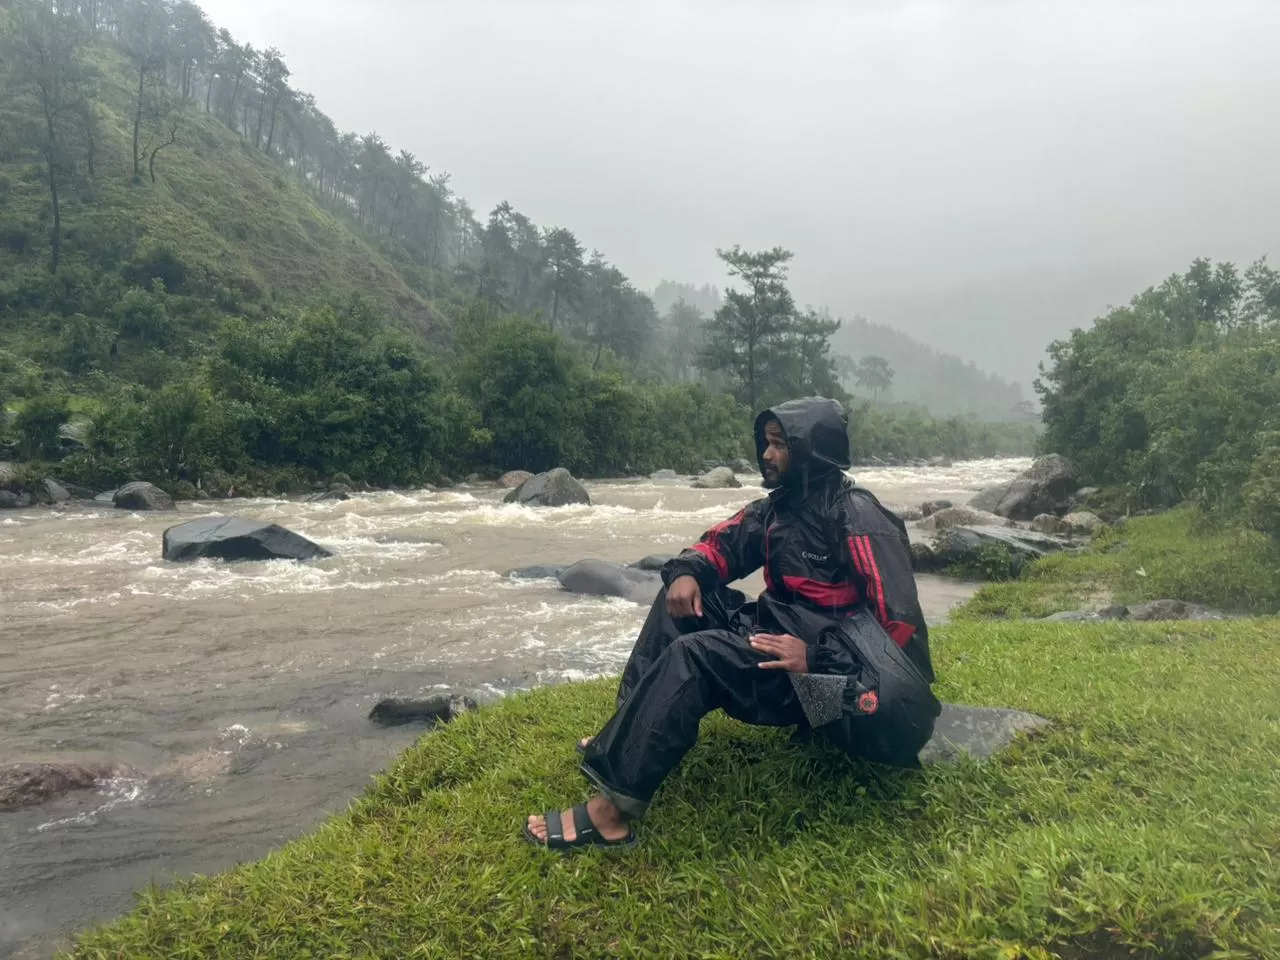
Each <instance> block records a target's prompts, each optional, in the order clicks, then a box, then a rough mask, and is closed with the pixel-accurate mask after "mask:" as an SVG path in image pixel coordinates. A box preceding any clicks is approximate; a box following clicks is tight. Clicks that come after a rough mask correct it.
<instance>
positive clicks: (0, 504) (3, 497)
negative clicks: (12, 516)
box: [0, 490, 26, 510]
mask: <svg viewBox="0 0 1280 960" xmlns="http://www.w3.org/2000/svg"><path fill="white" fill-rule="evenodd" d="M24 496H26V494H16V493H14V492H13V491H12V490H0V510H18V509H21V508H22V506H23V504H22V503H20V502H19V501H20V500H21V499H22V498H23V497H24Z"/></svg>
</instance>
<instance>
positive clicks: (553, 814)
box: [524, 803, 637, 853]
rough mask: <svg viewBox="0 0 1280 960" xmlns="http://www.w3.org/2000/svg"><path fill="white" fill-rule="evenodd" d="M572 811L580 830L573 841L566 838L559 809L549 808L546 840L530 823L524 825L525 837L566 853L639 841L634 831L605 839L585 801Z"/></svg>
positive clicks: (532, 841) (626, 844)
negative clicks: (539, 835) (614, 838)
mask: <svg viewBox="0 0 1280 960" xmlns="http://www.w3.org/2000/svg"><path fill="white" fill-rule="evenodd" d="M572 813H573V825H574V826H575V827H576V828H577V831H578V835H577V836H576V837H574V839H573V840H572V841H569V840H566V839H565V838H564V823H563V822H562V820H561V817H560V811H559V810H548V811H547V812H546V814H545V816H546V818H547V839H546V840H545V841H543V840H539V839H538V837H537V835H536V834H535V833H534V832H533V831H532V830H530V829H529V825H528V824H525V827H524V838H525V839H526V840H528V841H529V842H530V843H532V844H533V845H534V846H536V847H545V848H546V849H548V850H558V851H561V852H565V853H571V852H573V851H574V850H581V849H582V848H584V847H634V846H635V845H636V843H637V841H636V835H635V834H634V833H628V834H627V835H626V836H625V837H623V838H622V839H621V840H607V839H605V837H604V836H603V835H602V834H601V833H600V831H599V830H597V829H596V825H595V824H594V823H592V822H591V817H590V815H589V814H588V813H587V805H586V804H585V803H579V804H576V805H575V806H574V807H573V808H572Z"/></svg>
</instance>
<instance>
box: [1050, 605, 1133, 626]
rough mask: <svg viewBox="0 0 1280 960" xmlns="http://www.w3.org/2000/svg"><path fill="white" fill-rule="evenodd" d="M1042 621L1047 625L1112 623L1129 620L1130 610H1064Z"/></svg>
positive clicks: (1113, 607) (1115, 607)
mask: <svg viewBox="0 0 1280 960" xmlns="http://www.w3.org/2000/svg"><path fill="white" fill-rule="evenodd" d="M1041 619H1042V620H1043V621H1044V622H1045V623H1110V622H1112V621H1115V620H1127V619H1129V608H1128V607H1126V606H1112V607H1104V608H1103V609H1102V610H1064V611H1062V612H1061V613H1054V614H1050V615H1049V616H1047V617H1043V618H1041Z"/></svg>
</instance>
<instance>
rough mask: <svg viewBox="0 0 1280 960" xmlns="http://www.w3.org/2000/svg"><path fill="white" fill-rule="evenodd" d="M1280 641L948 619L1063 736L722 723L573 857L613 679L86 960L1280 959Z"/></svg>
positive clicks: (564, 698)
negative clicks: (549, 832)
mask: <svg viewBox="0 0 1280 960" xmlns="http://www.w3.org/2000/svg"><path fill="white" fill-rule="evenodd" d="M1278 637H1280V624H1277V623H1276V622H1274V621H1263V620H1247V621H1238V622H1230V623H1204V624H1184V623H1176V624H1174V623H1170V624H1146V625H1123V624H1110V625H1101V626H1066V625H1056V624H1030V623H1014V622H1007V623H979V622H960V623H956V624H953V625H950V626H948V627H945V628H942V629H939V630H938V631H937V640H936V648H937V660H938V663H939V667H940V669H939V673H940V675H941V677H942V681H941V683H940V685H939V692H940V694H941V695H942V696H943V698H944V699H946V700H948V701H952V702H959V703H970V704H987V705H1002V706H1011V707H1018V708H1022V709H1028V710H1033V711H1037V712H1039V713H1042V714H1044V715H1046V716H1048V717H1050V718H1052V719H1053V720H1054V722H1055V726H1054V727H1053V729H1052V730H1051V731H1050V732H1049V733H1048V734H1046V735H1044V736H1042V737H1041V738H1039V739H1037V740H1033V741H1027V742H1024V743H1021V744H1019V745H1018V746H1016V747H1015V748H1014V749H1012V750H1010V751H1009V752H1008V753H1006V754H1005V755H1003V756H1001V757H1000V758H999V759H997V760H995V761H993V762H990V763H987V764H984V765H979V764H976V763H970V764H962V765H959V766H951V767H945V768H935V769H930V770H928V771H926V772H924V773H918V774H913V773H905V772H897V771H889V770H885V769H881V768H874V767H870V766H866V765H861V764H854V763H850V762H849V761H847V760H845V759H843V758H842V757H841V756H838V755H836V754H835V753H833V752H831V751H830V750H829V749H826V748H823V747H820V746H808V747H797V746H792V745H789V744H788V743H787V741H786V737H785V733H783V732H770V731H762V730H753V729H750V728H747V727H744V726H741V725H739V724H736V723H734V722H732V721H729V720H726V719H723V718H719V717H717V718H712V719H709V720H708V721H707V723H706V724H705V725H704V736H703V739H702V742H701V743H700V745H699V746H698V747H697V748H696V750H695V751H694V753H693V754H691V755H690V757H689V758H688V759H687V761H686V763H685V765H684V767H683V768H682V769H681V770H680V771H679V772H677V774H676V775H675V776H674V777H673V778H672V779H671V781H670V782H669V783H668V784H667V786H666V787H665V788H664V790H663V792H662V793H661V795H660V797H659V799H658V802H657V803H655V805H654V807H653V810H652V813H651V819H650V820H649V821H648V822H647V823H646V824H644V825H643V826H642V827H641V831H642V832H641V837H642V841H643V844H642V846H641V847H640V848H638V849H635V850H633V851H630V852H628V853H624V854H622V855H618V854H617V853H614V854H612V855H607V854H599V853H592V854H587V855H583V856H579V857H577V858H573V859H568V860H561V859H560V858H558V857H557V856H556V855H554V854H548V853H546V852H544V851H539V850H536V849H533V848H532V847H529V846H527V845H526V844H525V843H524V842H523V841H522V839H521V838H520V834H519V826H520V823H521V821H522V819H523V817H524V815H525V814H527V813H529V812H531V811H535V810H542V809H545V808H547V807H549V806H554V805H557V804H562V803H564V802H565V801H568V800H574V799H578V798H580V797H582V796H585V788H584V784H583V781H582V779H581V777H580V776H579V775H578V774H577V772H576V765H575V757H574V753H573V748H572V744H573V740H574V738H575V737H577V736H580V735H582V734H584V733H590V732H592V731H593V730H594V729H595V728H596V727H597V726H598V724H599V723H600V722H601V721H602V720H603V719H604V718H605V716H606V715H607V712H608V707H609V703H610V701H611V697H612V684H611V683H609V682H594V683H587V684H579V685H572V686H566V687H558V688H550V689H541V690H537V691H535V692H533V693H530V694H528V695H523V696H517V697H513V698H510V699H508V700H506V701H504V702H502V703H500V704H498V705H496V706H494V707H492V708H488V709H485V710H483V711H481V712H480V713H479V714H476V715H471V716H468V717H464V718H463V719H461V720H460V721H458V722H457V723H455V724H454V725H453V726H451V727H450V728H447V729H444V730H442V731H440V732H437V733H434V734H431V735H429V736H426V737H424V738H423V739H422V740H420V741H419V742H418V744H417V745H415V746H414V747H413V748H411V749H410V750H409V751H408V752H407V753H406V754H405V755H404V756H403V757H402V758H401V759H400V760H399V761H398V762H397V763H396V764H395V766H394V767H393V768H392V770H391V771H390V772H389V773H388V774H386V775H385V776H383V777H381V778H379V779H378V780H377V782H376V783H374V784H373V785H372V786H371V788H370V789H369V790H368V792H367V793H366V794H365V795H364V796H363V797H362V798H361V799H360V800H358V801H357V802H356V803H355V804H354V805H353V806H352V808H351V809H350V811H349V812H347V813H346V814H344V815H341V816H338V817H335V818H333V819H331V820H330V821H329V822H328V823H326V824H325V825H324V826H323V827H322V828H320V829H319V830H317V831H315V832H314V833H312V834H310V835H308V836H306V837H304V838H302V839H300V840H298V841H296V842H294V843H292V844H289V845H288V846H286V847H284V848H283V849H281V850H279V851H278V852H276V853H274V854H272V855H271V856H269V857H267V858H266V859H265V860H263V861H261V862H259V863H256V864H252V865H248V866H245V867H242V868H241V869H238V870H235V871H232V872H230V873H227V874H224V875H221V876H218V877H214V878H211V879H199V880H194V881H191V882H188V883H184V884H181V885H179V886H178V887H177V888H175V889H173V890H170V891H166V892H150V893H147V894H145V895H143V897H142V899H141V902H140V904H139V906H138V909H137V910H136V911H135V912H134V913H133V914H131V915H130V916H128V917H126V918H123V919H121V920H120V921H118V922H117V923H115V924H113V925H111V926H109V927H107V928H105V929H103V930H100V931H98V932H95V933H93V934H91V935H89V936H87V937H86V938H85V939H84V941H83V942H82V944H81V946H80V947H79V949H78V951H77V953H76V955H77V956H79V957H86V958H88V957H94V958H98V957H102V958H105V957H143V956H147V957H152V956H179V955H180V956H191V957H195V956H201V957H228V958H229V957H237V958H239V957H247V956H255V957H302V956H315V957H320V956H387V957H390V956H396V957H402V956H410V955H412V956H422V957H486V958H488V957H521V958H523V957H578V956H581V957H600V956H662V957H676V956H679V957H684V956H699V957H744V956H751V957H781V956H796V955H798V954H800V953H805V954H807V955H813V956H831V955H836V954H837V953H844V954H846V955H859V956H870V957H890V956H892V957H926V956H927V957H961V956H963V957H993V958H994V957H1008V958H1012V957H1036V958H1047V957H1052V956H1060V957H1064V958H1075V957H1085V956H1089V957H1098V956H1101V957H1122V956H1128V955H1129V954H1128V953H1127V952H1126V950H1125V949H1124V948H1125V947H1127V946H1134V947H1139V948H1142V950H1144V951H1145V955H1147V956H1152V957H1154V956H1161V957H1192V956H1195V957H1200V956H1206V955H1209V954H1211V953H1212V954H1213V955H1214V956H1220V957H1246V956H1247V957H1259V956H1277V955H1280V932H1277V931H1280V857H1277V856H1276V851H1277V849H1280V819H1277V817H1276V816H1275V798H1276V796H1277V791H1278V790H1280V774H1278V773H1277V771H1278V770H1280V713H1278V712H1277V706H1276V701H1275V696H1274V694H1275V691H1276V690H1277V689H1280V642H1278ZM1215 950H1217V951H1221V952H1218V953H1214V951H1215ZM1139 955H1143V954H1142V953H1139Z"/></svg>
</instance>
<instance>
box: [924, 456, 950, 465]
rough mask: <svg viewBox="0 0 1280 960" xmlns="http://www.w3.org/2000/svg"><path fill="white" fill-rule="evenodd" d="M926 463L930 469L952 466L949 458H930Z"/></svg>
mask: <svg viewBox="0 0 1280 960" xmlns="http://www.w3.org/2000/svg"><path fill="white" fill-rule="evenodd" d="M928 463H929V466H931V467H950V466H952V460H951V458H950V457H930V458H929V461H928Z"/></svg>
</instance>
